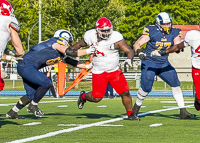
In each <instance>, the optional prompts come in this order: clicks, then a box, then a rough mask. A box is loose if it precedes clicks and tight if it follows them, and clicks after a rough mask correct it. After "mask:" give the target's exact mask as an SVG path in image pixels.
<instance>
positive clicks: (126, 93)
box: [120, 91, 131, 97]
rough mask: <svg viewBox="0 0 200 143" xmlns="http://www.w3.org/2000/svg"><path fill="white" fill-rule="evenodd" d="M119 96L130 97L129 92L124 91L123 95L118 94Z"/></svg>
mask: <svg viewBox="0 0 200 143" xmlns="http://www.w3.org/2000/svg"><path fill="white" fill-rule="evenodd" d="M120 96H127V97H128V96H131V95H130V93H129V91H124V92H123V93H121V94H120Z"/></svg>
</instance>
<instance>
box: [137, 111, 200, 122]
mask: <svg viewBox="0 0 200 143" xmlns="http://www.w3.org/2000/svg"><path fill="white" fill-rule="evenodd" d="M140 113H143V112H140ZM140 113H139V114H140ZM146 116H152V117H155V118H156V117H164V118H171V119H180V114H172V115H164V114H160V113H152V114H147V115H141V116H139V118H140V119H142V118H145V117H146ZM186 120H188V119H186ZM189 120H200V116H196V118H195V119H189Z"/></svg>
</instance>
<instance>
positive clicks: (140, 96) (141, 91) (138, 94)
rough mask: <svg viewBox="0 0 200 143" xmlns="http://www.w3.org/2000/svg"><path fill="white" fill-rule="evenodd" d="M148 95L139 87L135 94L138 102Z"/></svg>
mask: <svg viewBox="0 0 200 143" xmlns="http://www.w3.org/2000/svg"><path fill="white" fill-rule="evenodd" d="M148 93H149V92H145V91H143V89H142V88H141V87H140V88H139V89H138V92H137V98H138V99H140V100H144V99H145V98H146V96H147V95H148Z"/></svg>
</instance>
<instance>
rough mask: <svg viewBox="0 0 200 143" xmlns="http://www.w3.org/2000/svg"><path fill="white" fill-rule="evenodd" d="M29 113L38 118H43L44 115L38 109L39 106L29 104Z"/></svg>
mask: <svg viewBox="0 0 200 143" xmlns="http://www.w3.org/2000/svg"><path fill="white" fill-rule="evenodd" d="M27 111H28V112H29V113H33V114H34V115H35V116H36V117H43V116H44V113H43V112H42V111H41V110H40V109H39V108H38V106H37V105H33V104H32V103H30V104H29V106H28V108H27Z"/></svg>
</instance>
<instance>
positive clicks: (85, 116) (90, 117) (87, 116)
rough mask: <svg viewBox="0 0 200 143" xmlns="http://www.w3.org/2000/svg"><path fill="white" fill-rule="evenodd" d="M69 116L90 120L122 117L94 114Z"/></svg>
mask: <svg viewBox="0 0 200 143" xmlns="http://www.w3.org/2000/svg"><path fill="white" fill-rule="evenodd" d="M66 115H68V116H76V118H89V119H100V118H119V117H122V116H120V115H110V114H94V113H82V114H66Z"/></svg>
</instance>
